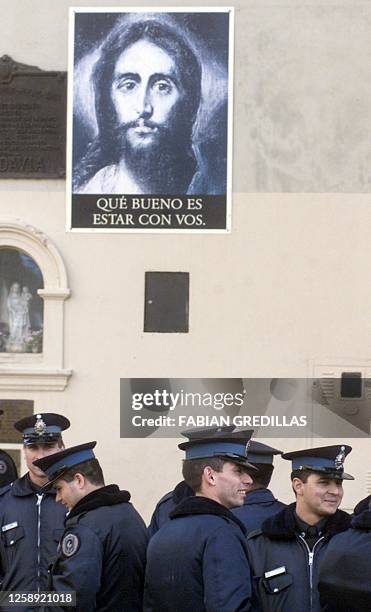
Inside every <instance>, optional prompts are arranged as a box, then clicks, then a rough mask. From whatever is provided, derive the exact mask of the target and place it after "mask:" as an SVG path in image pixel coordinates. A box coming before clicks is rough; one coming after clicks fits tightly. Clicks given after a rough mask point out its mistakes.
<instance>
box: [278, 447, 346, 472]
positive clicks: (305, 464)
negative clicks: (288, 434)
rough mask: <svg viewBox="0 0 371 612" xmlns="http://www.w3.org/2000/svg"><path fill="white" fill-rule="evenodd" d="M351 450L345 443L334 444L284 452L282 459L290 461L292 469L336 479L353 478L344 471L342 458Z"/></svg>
mask: <svg viewBox="0 0 371 612" xmlns="http://www.w3.org/2000/svg"><path fill="white" fill-rule="evenodd" d="M351 450H352V447H351V446H347V445H346V444H340V445H339V444H334V445H333V446H322V447H319V448H307V449H304V450H299V451H295V452H292V453H284V454H283V455H282V459H288V460H289V461H291V462H292V469H293V470H302V471H310V472H318V473H320V474H325V475H326V476H328V477H329V478H335V479H337V480H354V477H353V476H351V475H350V474H346V473H345V472H344V460H345V457H346V456H347V455H348V454H349V453H350V451H351Z"/></svg>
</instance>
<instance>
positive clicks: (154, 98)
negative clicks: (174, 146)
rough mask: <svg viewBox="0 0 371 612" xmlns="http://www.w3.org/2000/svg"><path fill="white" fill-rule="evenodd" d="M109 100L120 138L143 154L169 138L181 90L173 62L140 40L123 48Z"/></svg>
mask: <svg viewBox="0 0 371 612" xmlns="http://www.w3.org/2000/svg"><path fill="white" fill-rule="evenodd" d="M111 98H112V102H113V106H114V109H115V111H116V115H117V123H118V129H119V130H120V129H121V130H122V132H123V133H122V134H121V136H120V139H121V140H122V141H126V144H127V145H129V148H130V149H131V150H134V151H140V150H142V151H143V152H144V151H146V150H147V149H150V148H152V147H153V146H154V147H157V146H158V145H159V143H160V142H161V140H162V139H165V140H166V139H168V138H170V137H171V133H172V132H174V127H175V125H176V124H177V119H178V115H179V108H180V106H181V104H180V103H181V101H182V100H183V98H184V91H183V88H182V85H181V83H180V77H179V74H178V70H177V67H176V64H175V61H174V59H173V58H172V57H171V56H170V55H169V54H168V53H167V52H166V51H164V50H163V49H162V48H161V47H158V46H157V45H155V44H154V43H152V42H150V41H148V40H146V39H141V40H139V41H137V42H135V43H133V44H132V45H131V46H129V47H128V48H127V49H125V50H124V51H123V52H122V53H121V55H120V56H119V58H118V59H117V62H116V64H115V68H114V73H113V81H112V86H111Z"/></svg>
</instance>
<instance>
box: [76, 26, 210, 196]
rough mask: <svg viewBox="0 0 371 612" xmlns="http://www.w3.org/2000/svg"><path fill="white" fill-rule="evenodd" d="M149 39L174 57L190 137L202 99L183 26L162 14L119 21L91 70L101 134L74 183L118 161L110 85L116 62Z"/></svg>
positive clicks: (195, 60) (197, 71) (198, 75)
mask: <svg viewBox="0 0 371 612" xmlns="http://www.w3.org/2000/svg"><path fill="white" fill-rule="evenodd" d="M139 40H148V41H150V42H151V43H153V44H154V45H156V46H158V47H160V48H161V49H163V50H164V51H165V52H166V53H167V54H168V55H170V57H171V58H173V59H174V61H175V64H176V66H177V69H178V71H179V75H180V81H181V85H182V86H183V88H184V90H185V93H186V95H185V96H184V99H183V100H182V102H181V113H180V116H181V117H182V120H183V128H184V138H185V139H187V138H188V139H189V140H191V136H192V128H193V124H194V122H195V119H196V115H197V111H198V108H199V106H200V101H201V76H202V70H201V65H200V62H199V61H198V58H197V56H196V54H195V53H194V51H193V49H192V48H191V46H190V45H189V43H188V41H187V40H186V37H185V36H184V35H183V34H182V32H181V30H180V28H178V27H177V26H175V25H173V24H172V23H169V22H167V21H166V20H161V19H160V18H156V19H154V18H148V17H147V18H143V20H139V21H134V22H132V23H129V22H123V21H119V22H118V24H117V25H116V26H115V27H114V28H113V29H112V30H111V32H110V33H109V35H108V36H107V38H106V40H105V42H104V43H103V45H102V46H101V49H100V56H99V59H98V60H97V63H96V65H95V68H94V70H93V74H92V81H93V85H94V101H95V114H96V120H97V126H98V136H97V138H96V139H95V141H93V142H92V143H91V145H90V147H89V149H88V151H87V153H86V155H85V157H84V158H83V159H82V160H81V162H80V164H79V165H78V167H77V169H76V178H75V183H76V184H75V187H78V186H79V185H82V184H83V183H84V182H86V181H87V180H89V178H91V177H92V176H93V175H94V174H95V172H96V171H97V170H98V169H100V168H101V167H102V166H105V165H108V164H112V163H118V161H119V159H120V154H121V151H120V147H119V142H118V139H117V124H116V111H115V108H114V105H113V102H112V97H111V86H112V81H113V74H114V69H115V65H116V62H117V60H118V58H119V56H120V55H121V53H122V52H123V51H125V49H127V48H128V47H130V46H131V45H133V44H134V43H136V42H138V41H139Z"/></svg>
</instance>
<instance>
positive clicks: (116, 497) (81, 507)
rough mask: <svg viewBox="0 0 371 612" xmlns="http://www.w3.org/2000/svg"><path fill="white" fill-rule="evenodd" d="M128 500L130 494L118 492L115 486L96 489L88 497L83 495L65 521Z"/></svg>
mask: <svg viewBox="0 0 371 612" xmlns="http://www.w3.org/2000/svg"><path fill="white" fill-rule="evenodd" d="M129 500H130V493H129V492H128V491H120V489H119V488H118V486H117V485H115V484H112V485H107V486H106V487H101V488H100V489H96V490H95V491H92V492H91V493H88V495H85V497H83V498H82V499H80V501H79V502H77V504H76V506H74V507H73V508H72V510H71V512H70V513H69V514H68V516H67V517H66V520H67V519H68V520H69V519H71V518H73V517H74V516H78V515H79V514H82V513H85V512H90V510H95V509H96V508H100V507H101V506H115V505H116V504H122V503H124V502H128V501H129Z"/></svg>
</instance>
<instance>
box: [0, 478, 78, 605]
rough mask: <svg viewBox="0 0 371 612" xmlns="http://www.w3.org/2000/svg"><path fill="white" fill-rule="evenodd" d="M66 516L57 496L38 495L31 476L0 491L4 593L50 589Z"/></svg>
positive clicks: (0, 552)
mask: <svg viewBox="0 0 371 612" xmlns="http://www.w3.org/2000/svg"><path fill="white" fill-rule="evenodd" d="M65 516H66V508H64V506H62V504H60V503H57V502H56V501H55V494H54V493H53V492H48V493H44V494H43V495H38V494H37V493H35V491H34V490H33V489H32V487H31V481H30V479H29V476H28V474H26V475H25V476H23V477H22V478H19V479H18V480H16V481H15V482H14V483H13V484H12V485H7V486H6V487H3V488H2V489H1V490H0V527H1V547H0V554H1V590H3V591H37V590H38V589H40V590H45V589H46V587H47V582H48V577H47V569H48V565H49V563H50V561H51V560H52V559H53V558H54V557H55V555H56V552H57V546H58V542H59V540H60V538H61V535H62V533H63V528H64V525H63V523H64V518H65ZM2 609H5V608H2ZM26 609H27V608H22V610H26ZM30 609H32V608H30ZM13 610H14V608H13Z"/></svg>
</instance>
